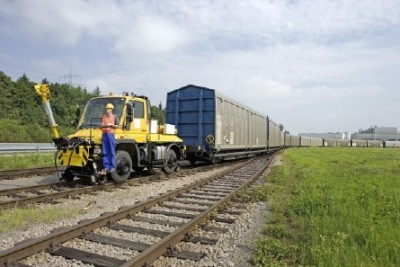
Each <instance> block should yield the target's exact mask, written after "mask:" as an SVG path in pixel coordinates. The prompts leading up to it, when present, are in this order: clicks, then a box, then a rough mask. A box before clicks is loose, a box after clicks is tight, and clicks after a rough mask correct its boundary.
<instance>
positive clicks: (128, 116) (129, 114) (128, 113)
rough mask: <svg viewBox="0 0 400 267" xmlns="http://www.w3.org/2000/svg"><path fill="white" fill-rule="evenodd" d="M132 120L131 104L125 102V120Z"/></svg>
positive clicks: (128, 121)
mask: <svg viewBox="0 0 400 267" xmlns="http://www.w3.org/2000/svg"><path fill="white" fill-rule="evenodd" d="M132 121H133V104H131V103H128V104H126V122H127V123H130V122H132Z"/></svg>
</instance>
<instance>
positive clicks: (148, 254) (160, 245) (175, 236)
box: [121, 160, 271, 267]
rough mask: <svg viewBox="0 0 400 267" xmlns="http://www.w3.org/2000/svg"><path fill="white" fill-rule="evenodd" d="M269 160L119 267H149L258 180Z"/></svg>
mask: <svg viewBox="0 0 400 267" xmlns="http://www.w3.org/2000/svg"><path fill="white" fill-rule="evenodd" d="M270 161H271V160H269V161H268V162H266V164H265V165H264V166H263V167H262V168H261V169H260V170H259V171H257V172H256V173H255V174H254V175H252V177H251V178H249V179H248V180H247V181H245V182H244V183H243V184H242V185H241V186H240V187H239V188H237V189H234V190H233V191H232V192H231V193H229V194H228V195H226V196H225V197H223V198H222V199H221V200H219V201H217V202H216V203H214V204H213V205H212V206H210V207H209V208H207V209H206V210H205V211H203V212H201V213H200V214H199V215H197V216H196V217H194V218H193V219H191V220H190V221H189V222H187V223H185V224H184V225H183V226H182V227H179V228H178V229H177V230H175V231H174V232H172V233H170V234H169V235H168V236H166V237H164V238H163V239H161V240H160V241H159V242H157V243H156V244H154V245H153V246H150V247H149V248H147V249H146V250H144V251H143V252H142V253H140V254H139V255H137V256H136V257H134V258H133V259H132V260H130V261H127V262H126V263H124V264H123V265H121V267H137V266H150V264H151V263H152V262H153V261H154V260H156V259H158V258H159V257H160V256H162V255H163V254H164V253H166V252H167V251H168V249H169V248H171V247H174V246H175V245H176V244H177V243H178V242H180V241H181V240H182V239H183V238H184V237H185V235H187V233H188V232H189V231H190V230H191V229H193V228H194V227H195V226H196V225H197V224H199V223H200V222H202V221H203V220H204V219H205V218H206V217H207V216H208V215H209V214H210V213H212V212H214V211H215V210H217V209H218V208H219V207H221V206H222V205H224V204H225V203H227V202H228V201H230V200H231V198H232V197H233V196H234V195H235V194H236V193H237V192H238V191H239V190H242V189H243V188H245V187H246V186H248V185H249V184H250V183H252V182H253V181H254V180H255V179H256V178H258V177H259V176H260V175H261V174H262V173H263V172H264V171H265V169H266V168H267V167H268V165H269V163H270Z"/></svg>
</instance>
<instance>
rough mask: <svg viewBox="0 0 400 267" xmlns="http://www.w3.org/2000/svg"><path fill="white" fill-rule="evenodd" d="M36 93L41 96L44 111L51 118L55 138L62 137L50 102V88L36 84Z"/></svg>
mask: <svg viewBox="0 0 400 267" xmlns="http://www.w3.org/2000/svg"><path fill="white" fill-rule="evenodd" d="M35 91H36V94H38V95H39V96H40V98H41V99H42V102H43V107H44V111H45V112H46V114H47V117H48V118H49V123H50V127H51V132H52V133H53V135H54V137H55V138H59V137H60V136H59V134H58V131H57V124H56V121H55V120H54V116H53V112H52V110H51V107H50V102H49V99H50V90H49V86H48V85H47V84H36V85H35Z"/></svg>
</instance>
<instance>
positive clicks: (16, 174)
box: [0, 167, 59, 180]
mask: <svg viewBox="0 0 400 267" xmlns="http://www.w3.org/2000/svg"><path fill="white" fill-rule="evenodd" d="M58 171H59V170H57V169H56V168H55V167H39V168H30V169H19V170H4V171H0V180H14V179H19V178H26V177H32V176H36V175H45V174H53V173H56V172H58Z"/></svg>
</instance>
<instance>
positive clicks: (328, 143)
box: [323, 138, 338, 147]
mask: <svg viewBox="0 0 400 267" xmlns="http://www.w3.org/2000/svg"><path fill="white" fill-rule="evenodd" d="M323 144H324V146H330V147H331V146H338V145H337V139H333V138H324V139H323Z"/></svg>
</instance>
